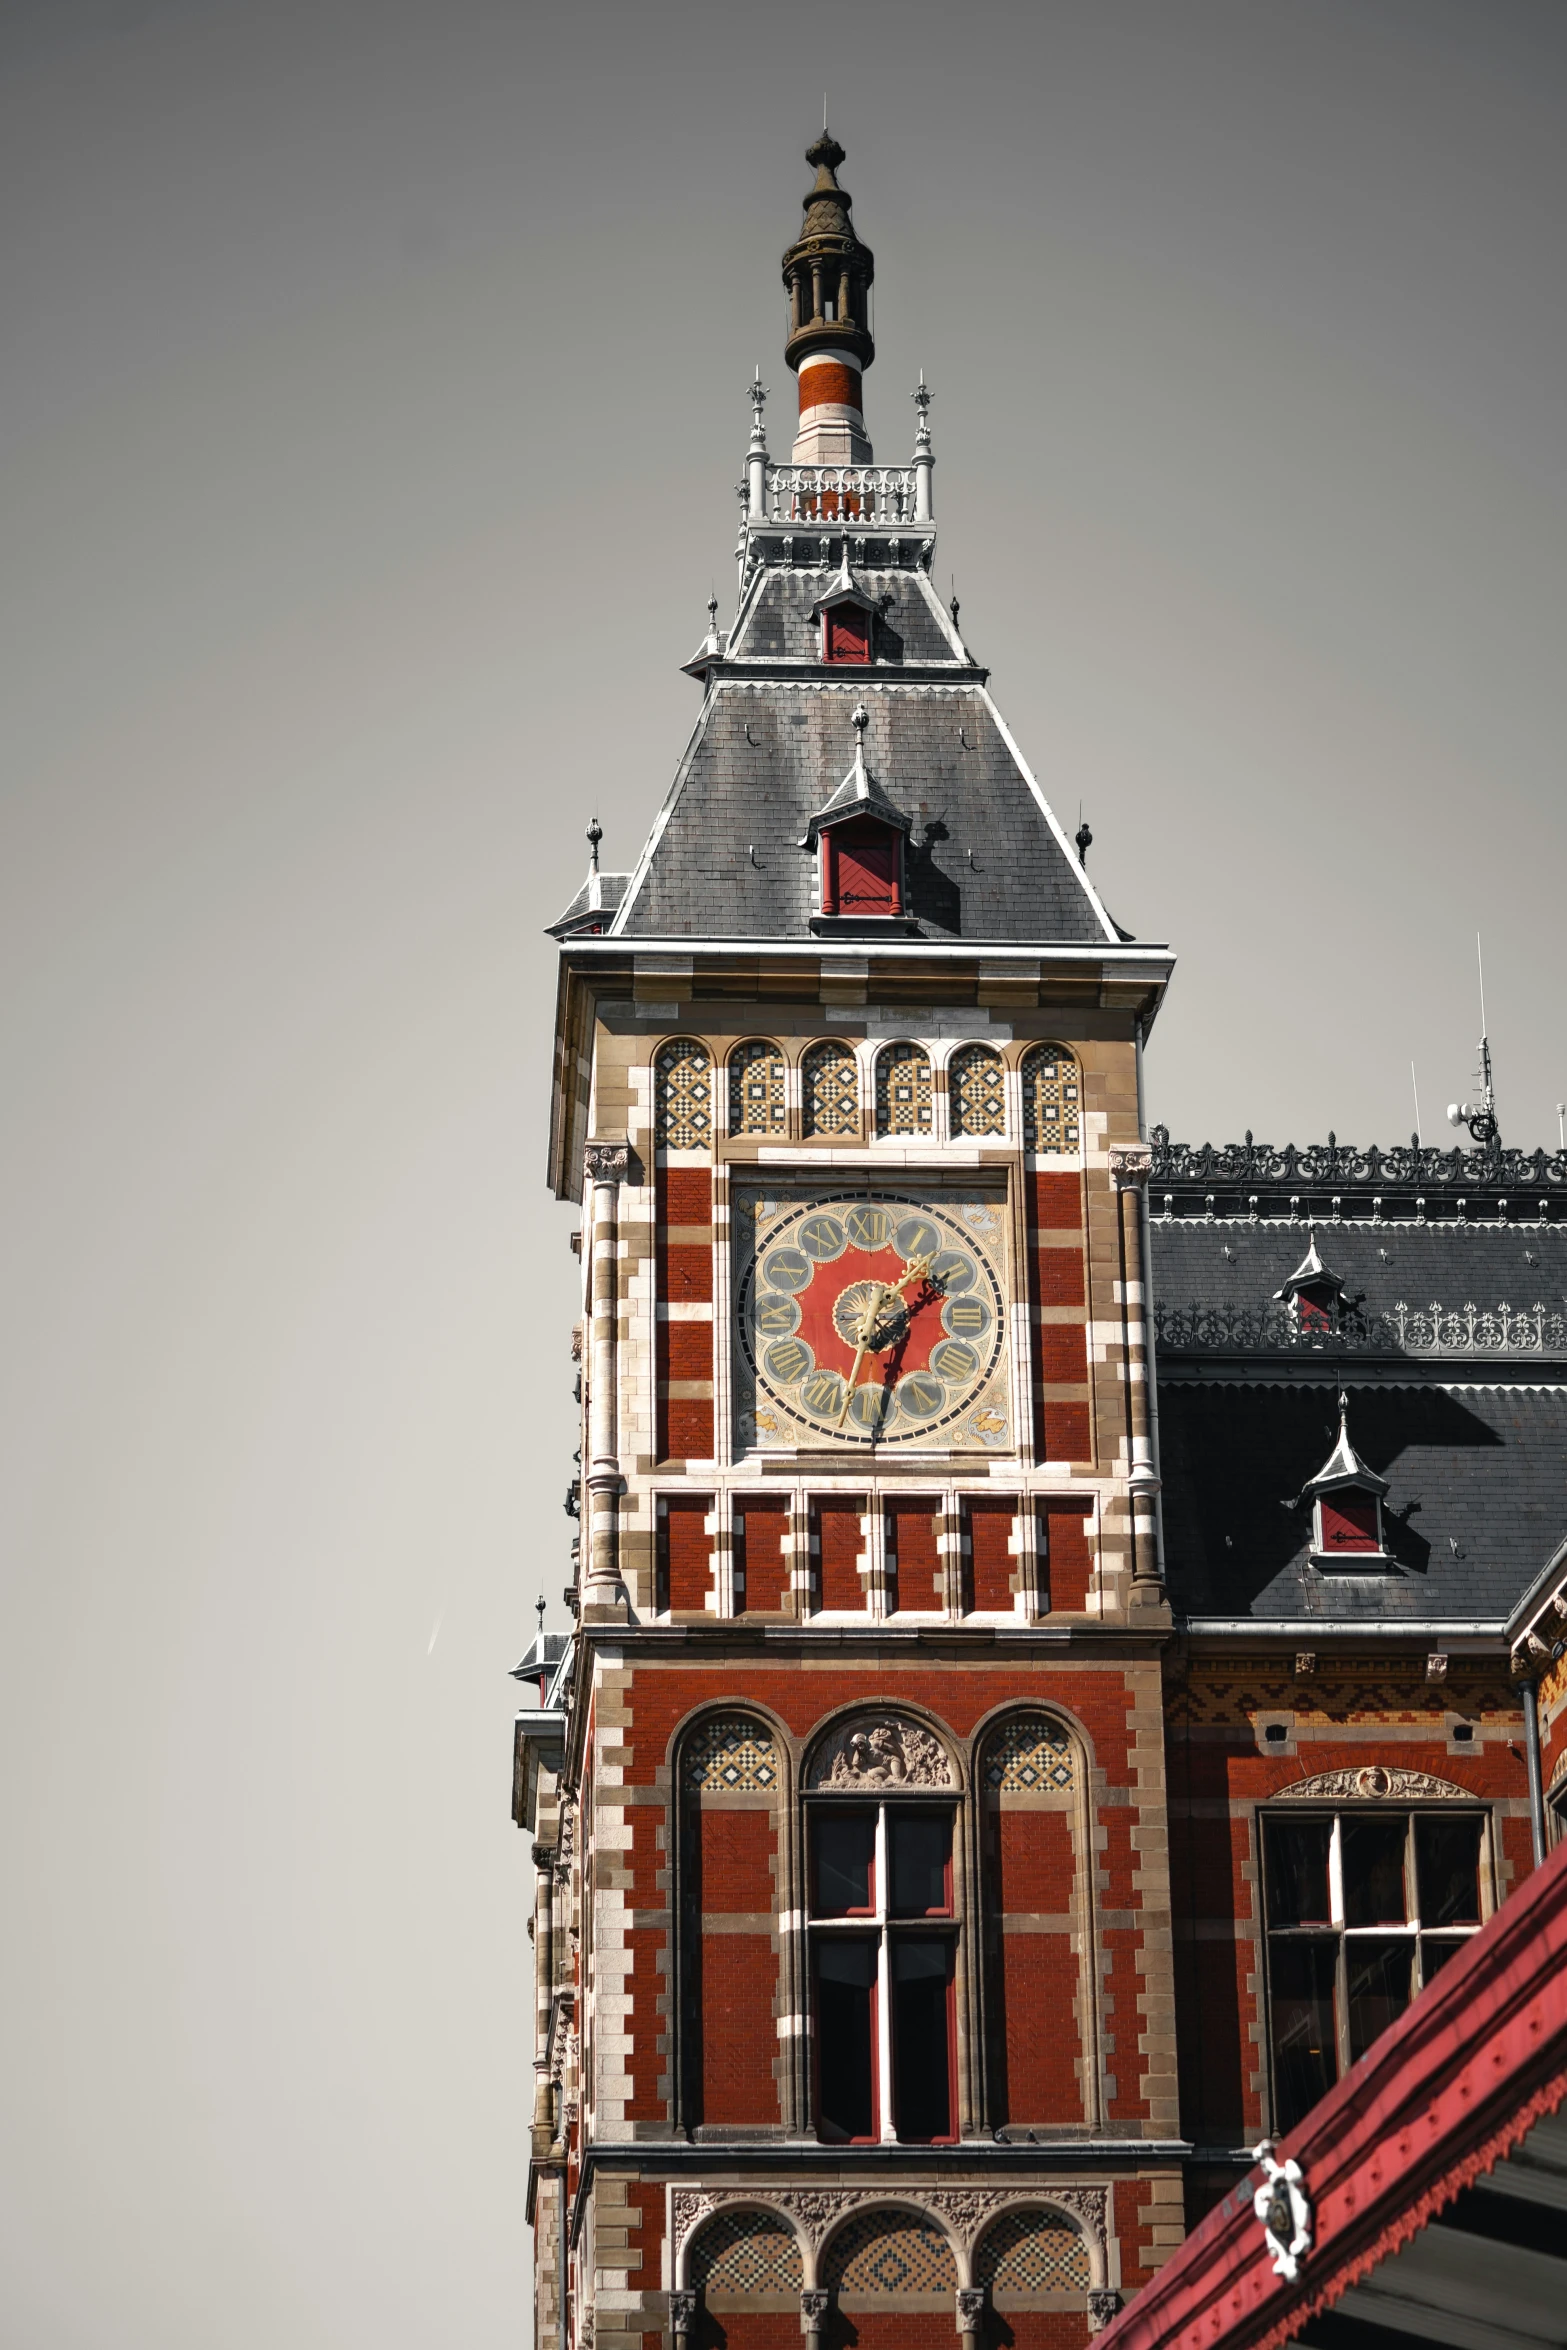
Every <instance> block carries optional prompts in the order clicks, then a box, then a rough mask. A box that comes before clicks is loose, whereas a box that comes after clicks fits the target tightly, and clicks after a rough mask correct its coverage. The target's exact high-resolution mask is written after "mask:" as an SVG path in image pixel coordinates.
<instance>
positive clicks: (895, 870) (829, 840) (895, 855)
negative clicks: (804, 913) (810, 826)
mask: <svg viewBox="0 0 1567 2350" xmlns="http://www.w3.org/2000/svg"><path fill="white" fill-rule="evenodd" d="M821 840H822V912H823V913H824V914H861V915H873V914H901V913H902V911H903V875H902V871H901V868H902V864H903V835H902V834H901V833H900V832H896V831H894V829H893V827H892V826H891V825H890V824H877V823H875V822H874V821H873V820H872V819H870V818H869V817H864V816H861V817H855V818H853V819H852V820H851V821H850V822H849V823H847V824H834V825H832V826H831V827H829V828H827V829H824V831H823V833H822V836H821Z"/></svg>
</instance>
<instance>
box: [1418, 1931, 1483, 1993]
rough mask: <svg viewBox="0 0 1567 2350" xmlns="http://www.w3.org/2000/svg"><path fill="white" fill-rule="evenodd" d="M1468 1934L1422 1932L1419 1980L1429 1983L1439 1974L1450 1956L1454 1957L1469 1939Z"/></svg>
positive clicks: (1470, 1938) (1470, 1937)
mask: <svg viewBox="0 0 1567 2350" xmlns="http://www.w3.org/2000/svg"><path fill="white" fill-rule="evenodd" d="M1472 1939H1473V1937H1472V1936H1471V1935H1469V1934H1422V1935H1421V1937H1420V1980H1421V1982H1422V1983H1429V1982H1430V1980H1431V1978H1432V1976H1433V1975H1439V1974H1440V1973H1441V1971H1442V1969H1443V1967H1445V1966H1446V1964H1447V1962H1448V1960H1449V1959H1450V1958H1456V1957H1457V1956H1458V1953H1459V1952H1460V1950H1462V1949H1463V1947H1464V1944H1465V1943H1466V1942H1468V1941H1471V1940H1472Z"/></svg>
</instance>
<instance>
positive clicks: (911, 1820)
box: [887, 1807, 952, 1918]
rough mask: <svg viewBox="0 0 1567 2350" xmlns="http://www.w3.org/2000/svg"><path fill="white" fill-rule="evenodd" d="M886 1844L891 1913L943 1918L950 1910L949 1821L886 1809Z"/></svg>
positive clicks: (924, 1814) (895, 1915) (950, 1854)
mask: <svg viewBox="0 0 1567 2350" xmlns="http://www.w3.org/2000/svg"><path fill="white" fill-rule="evenodd" d="M887 1844H888V1850H889V1853H890V1857H891V1862H892V1914H893V1916H894V1917H899V1918H927V1917H945V1916H946V1914H947V1912H948V1911H949V1910H950V1909H951V1907H952V1896H951V1893H950V1891H949V1889H948V1887H949V1877H950V1870H949V1865H948V1864H949V1863H950V1861H951V1858H952V1822H951V1820H950V1819H939V1818H933V1817H932V1816H931V1815H930V1814H929V1813H928V1812H926V1813H920V1812H913V1813H909V1812H903V1813H898V1812H894V1811H892V1810H891V1809H890V1807H889V1812H888V1818H887Z"/></svg>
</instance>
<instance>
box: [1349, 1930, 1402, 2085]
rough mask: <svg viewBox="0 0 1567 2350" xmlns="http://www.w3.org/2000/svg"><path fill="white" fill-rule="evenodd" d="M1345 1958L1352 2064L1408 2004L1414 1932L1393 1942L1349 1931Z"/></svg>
mask: <svg viewBox="0 0 1567 2350" xmlns="http://www.w3.org/2000/svg"><path fill="white" fill-rule="evenodd" d="M1344 1960H1345V1980H1346V1984H1347V1987H1348V1991H1349V2058H1350V2062H1351V2064H1353V2063H1354V2061H1355V2059H1356V2058H1357V2057H1360V2056H1364V2055H1365V2053H1366V2050H1367V2049H1368V2048H1369V2047H1370V2046H1371V2043H1372V2041H1373V2040H1375V2039H1376V2038H1377V2036H1378V2035H1379V2033H1382V2032H1385V2031H1386V2030H1387V2028H1388V2025H1389V2024H1391V2023H1393V2022H1395V2021H1396V2020H1397V2018H1398V2017H1399V2016H1401V2015H1402V2014H1403V2012H1404V2010H1405V2008H1406V2007H1407V2006H1408V2005H1409V1986H1410V1979H1411V1976H1412V1975H1413V1972H1414V1963H1415V1942H1414V1936H1413V1935H1412V1934H1405V1935H1401V1936H1400V1937H1399V1939H1398V1940H1397V1941H1396V1942H1392V1941H1389V1942H1384V1941H1381V1940H1380V1939H1378V1940H1374V1941H1373V1940H1371V1939H1370V1938H1367V1939H1365V1940H1362V1939H1361V1938H1360V1937H1359V1936H1358V1935H1354V1934H1352V1935H1350V1936H1349V1937H1348V1939H1347V1940H1346V1942H1345V1945H1344Z"/></svg>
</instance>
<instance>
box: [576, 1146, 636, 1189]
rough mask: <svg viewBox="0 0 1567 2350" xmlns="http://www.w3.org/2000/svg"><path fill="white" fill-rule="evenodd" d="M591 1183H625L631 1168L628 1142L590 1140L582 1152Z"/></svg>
mask: <svg viewBox="0 0 1567 2350" xmlns="http://www.w3.org/2000/svg"><path fill="white" fill-rule="evenodd" d="M582 1163H583V1166H584V1168H585V1169H586V1172H587V1178H588V1181H589V1182H590V1183H624V1182H625V1180H626V1177H627V1175H628V1174H629V1173H630V1170H631V1145H630V1143H628V1142H590V1143H589V1144H588V1147H587V1149H586V1150H585V1151H584V1152H583V1154H582Z"/></svg>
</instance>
